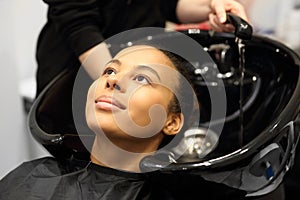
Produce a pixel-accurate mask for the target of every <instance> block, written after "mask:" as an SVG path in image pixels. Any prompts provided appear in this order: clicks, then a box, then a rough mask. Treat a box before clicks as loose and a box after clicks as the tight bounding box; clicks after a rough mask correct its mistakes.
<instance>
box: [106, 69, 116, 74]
mask: <svg viewBox="0 0 300 200" xmlns="http://www.w3.org/2000/svg"><path fill="white" fill-rule="evenodd" d="M104 74H108V75H116V72H115V71H114V70H113V69H106V70H105V71H104Z"/></svg>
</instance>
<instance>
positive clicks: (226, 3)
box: [208, 0, 249, 32]
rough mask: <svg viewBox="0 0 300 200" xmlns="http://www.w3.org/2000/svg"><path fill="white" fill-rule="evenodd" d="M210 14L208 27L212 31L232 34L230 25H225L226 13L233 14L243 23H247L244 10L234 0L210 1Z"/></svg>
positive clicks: (232, 28)
mask: <svg viewBox="0 0 300 200" xmlns="http://www.w3.org/2000/svg"><path fill="white" fill-rule="evenodd" d="M210 7H211V12H210V13H209V15H208V18H209V23H210V26H211V28H212V29H213V30H215V31H219V32H232V31H234V27H233V25H232V24H228V23H226V20H227V16H226V13H232V14H235V15H237V16H239V17H241V18H242V19H244V20H245V21H249V20H248V17H247V14H246V11H245V8H244V6H243V5H242V4H240V3H239V2H237V1H235V0H211V2H210Z"/></svg>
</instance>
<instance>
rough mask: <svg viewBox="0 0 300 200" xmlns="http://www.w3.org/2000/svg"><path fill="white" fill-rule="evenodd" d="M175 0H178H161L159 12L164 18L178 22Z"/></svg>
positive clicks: (176, 0)
mask: <svg viewBox="0 0 300 200" xmlns="http://www.w3.org/2000/svg"><path fill="white" fill-rule="evenodd" d="M177 2H178V0H161V13H162V14H163V15H164V16H165V18H166V20H168V21H171V22H174V23H180V22H179V20H178V18H177V14H176V7H177Z"/></svg>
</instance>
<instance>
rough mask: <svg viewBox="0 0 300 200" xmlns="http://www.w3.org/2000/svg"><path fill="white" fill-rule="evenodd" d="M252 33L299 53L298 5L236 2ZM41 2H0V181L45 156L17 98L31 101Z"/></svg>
mask: <svg viewBox="0 0 300 200" xmlns="http://www.w3.org/2000/svg"><path fill="white" fill-rule="evenodd" d="M240 1H241V2H242V3H245V4H247V5H246V7H247V9H248V13H249V17H250V20H251V22H252V24H253V27H254V29H255V31H256V32H258V33H260V34H266V35H268V36H270V37H275V39H277V40H280V41H282V42H284V43H285V44H287V45H288V46H290V47H291V48H292V49H295V50H296V51H299V49H300V27H299V26H298V23H299V21H300V0H264V1H260V0H240ZM46 12H47V7H46V5H45V4H44V3H43V1H42V0H26V1H24V0H1V1H0V27H1V31H0V44H1V48H0V59H1V65H0V89H1V93H2V94H1V100H0V136H1V139H0V150H1V151H0V160H1V162H0V179H1V178H2V177H3V176H4V175H5V174H7V173H8V171H10V170H12V169H13V168H15V167H16V166H17V165H19V164H20V163H21V162H24V161H27V160H31V159H34V158H37V157H41V156H45V155H49V154H48V153H47V151H46V150H44V149H43V147H41V146H40V145H39V144H37V142H35V141H34V139H33V138H32V137H31V135H30V134H29V132H28V129H27V127H26V120H27V116H26V112H25V111H24V104H23V98H24V97H26V98H33V97H34V95H35V79H34V76H35V71H36V61H35V47H36V40H37V36H38V34H39V31H40V30H41V28H42V26H43V24H44V23H45V21H46Z"/></svg>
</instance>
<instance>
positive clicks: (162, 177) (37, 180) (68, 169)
mask: <svg viewBox="0 0 300 200" xmlns="http://www.w3.org/2000/svg"><path fill="white" fill-rule="evenodd" d="M244 195H245V193H244V192H242V191H237V190H234V189H230V188H228V187H227V186H225V185H222V184H216V183H211V182H207V181H204V180H203V179H202V178H201V177H199V176H198V177H196V176H191V175H186V174H181V173H178V174H159V173H157V172H151V173H131V172H124V171H119V170H115V169H111V168H107V167H102V166H98V165H95V164H93V163H91V162H88V161H81V160H74V159H72V160H65V161H57V160H55V159H54V158H51V157H46V158H41V159H37V160H33V161H30V162H26V163H23V164H22V165H21V166H19V167H18V168H17V169H15V170H13V171H12V172H10V173H9V174H8V175H7V176H6V177H4V179H2V180H1V181H0V199H1V200H18V199H24V200H25V199H26V200H45V199H47V200H87V199H88V200H94V199H106V200H115V199H117V200H122V199H127V200H134V199H154V200H157V199H158V200H159V199H162V200H169V199H210V200H212V199H222V200H224V199H225V200H226V199H228V200H234V199H241V198H242V197H243V196H244Z"/></svg>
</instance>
